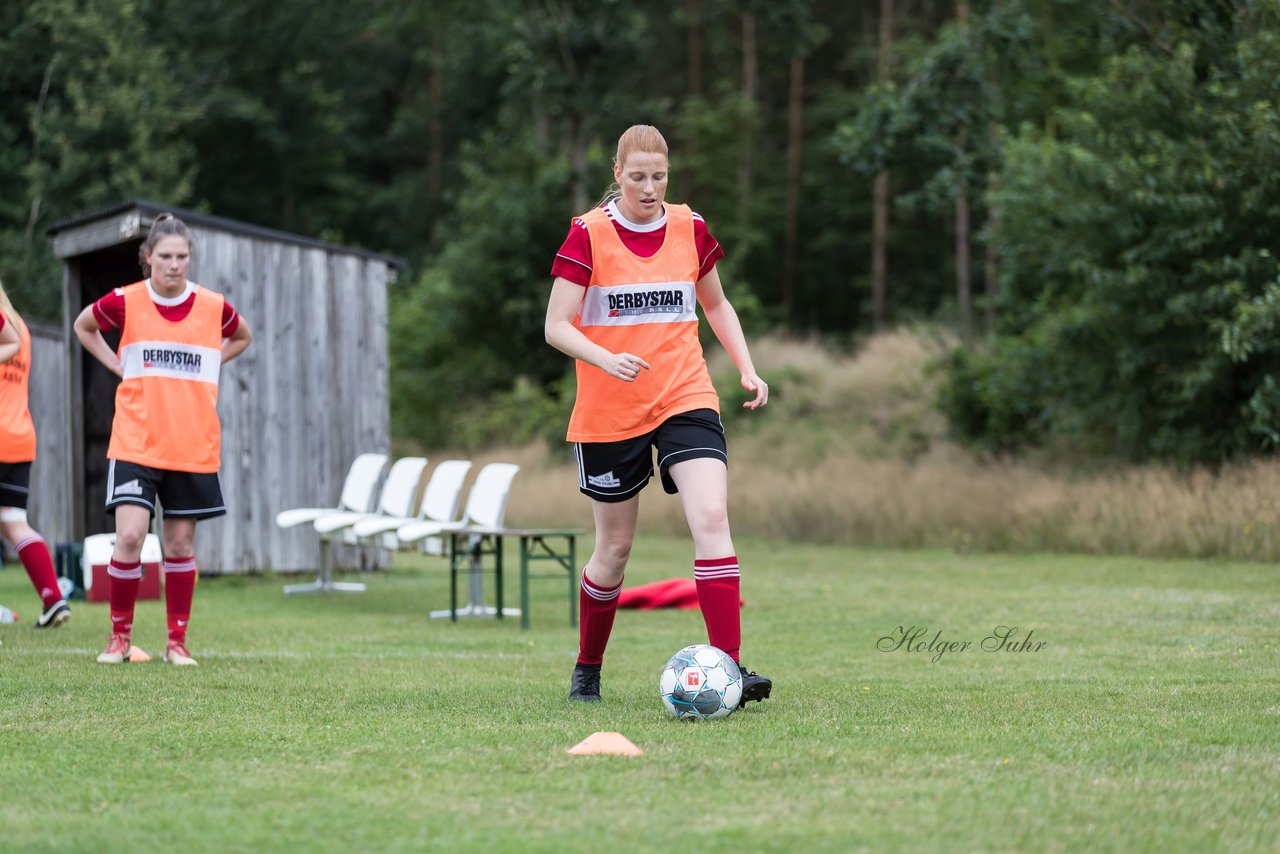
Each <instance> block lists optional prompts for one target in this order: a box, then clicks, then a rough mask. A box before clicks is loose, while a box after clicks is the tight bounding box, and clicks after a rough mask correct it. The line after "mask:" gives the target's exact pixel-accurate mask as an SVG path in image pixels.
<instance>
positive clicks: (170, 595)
mask: <svg viewBox="0 0 1280 854" xmlns="http://www.w3.org/2000/svg"><path fill="white" fill-rule="evenodd" d="M195 592H196V559H195V558H194V557H175V558H172V559H166V560H165V562H164V605H165V611H166V613H167V614H168V618H169V640H170V641H172V642H175V643H185V642H186V640H187V623H188V622H189V621H190V620H191V600H192V598H194V596H195Z"/></svg>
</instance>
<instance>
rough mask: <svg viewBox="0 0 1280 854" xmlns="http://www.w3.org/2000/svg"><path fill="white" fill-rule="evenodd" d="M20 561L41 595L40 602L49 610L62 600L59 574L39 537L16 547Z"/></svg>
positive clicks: (22, 542)
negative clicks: (55, 570)
mask: <svg viewBox="0 0 1280 854" xmlns="http://www.w3.org/2000/svg"><path fill="white" fill-rule="evenodd" d="M14 551H16V552H17V553H18V560H20V561H22V566H23V568H24V569H26V571H27V577H28V578H30V579H31V584H32V585H33V586H34V587H35V588H36V592H37V593H39V594H40V601H41V602H43V603H44V606H45V607H46V608H48V607H49V606H50V605H52V604H54V603H55V602H57V601H58V600H59V599H61V598H62V591H61V590H60V589H59V588H58V573H56V572H54V570H53V560H52V559H51V558H50V557H49V547H48V546H47V545H45V542H44V539H43V538H42V537H41V536H40V535H39V534H35V535H33V536H30V537H27V538H26V539H25V540H23V541H21V542H19V543H17V544H15V545H14Z"/></svg>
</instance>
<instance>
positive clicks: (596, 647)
mask: <svg viewBox="0 0 1280 854" xmlns="http://www.w3.org/2000/svg"><path fill="white" fill-rule="evenodd" d="M621 591H622V582H621V581H619V582H618V583H617V584H616V585H614V586H613V587H600V586H599V585H596V584H592V583H591V581H590V579H588V578H587V574H586V573H585V572H584V573H582V587H581V588H580V589H579V591H578V610H579V612H580V614H581V620H580V621H579V623H578V663H579V664H594V665H597V666H598V665H600V664H601V663H602V662H603V661H604V648H605V647H606V646H608V644H609V633H610V632H612V631H613V618H614V616H616V615H617V613H618V594H619V593H620V592H621Z"/></svg>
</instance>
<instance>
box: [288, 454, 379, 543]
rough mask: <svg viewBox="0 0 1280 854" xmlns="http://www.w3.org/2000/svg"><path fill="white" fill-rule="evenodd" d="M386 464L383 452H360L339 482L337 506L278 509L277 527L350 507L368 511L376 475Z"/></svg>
mask: <svg viewBox="0 0 1280 854" xmlns="http://www.w3.org/2000/svg"><path fill="white" fill-rule="evenodd" d="M386 467H387V455H386V454H361V455H360V456H358V457H356V458H355V460H354V461H353V462H352V463H351V468H350V469H348V470H347V479H346V480H344V481H343V482H342V497H341V499H340V500H339V501H338V506H337V507H298V508H296V509H294V510H281V511H280V512H279V513H277V514H276V526H277V527H280V528H294V527H297V526H298V525H303V524H306V523H308V522H314V521H315V520H316V519H319V518H320V517H321V516H323V515H325V514H326V513H333V512H335V511H336V510H352V511H356V512H359V513H368V512H369V508H370V507H372V506H373V496H374V490H375V489H376V488H377V486H378V478H380V477H382V470H383V469H384V468H386Z"/></svg>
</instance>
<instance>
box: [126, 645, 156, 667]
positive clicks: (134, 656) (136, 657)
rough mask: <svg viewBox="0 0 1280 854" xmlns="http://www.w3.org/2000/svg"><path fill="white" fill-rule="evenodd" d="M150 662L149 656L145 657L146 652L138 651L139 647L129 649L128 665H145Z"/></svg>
mask: <svg viewBox="0 0 1280 854" xmlns="http://www.w3.org/2000/svg"><path fill="white" fill-rule="evenodd" d="M150 660H151V656H149V655H147V653H146V650H143V649H140V648H139V647H136V646H130V647H129V663H130V664H145V663H146V662H148V661H150Z"/></svg>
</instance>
